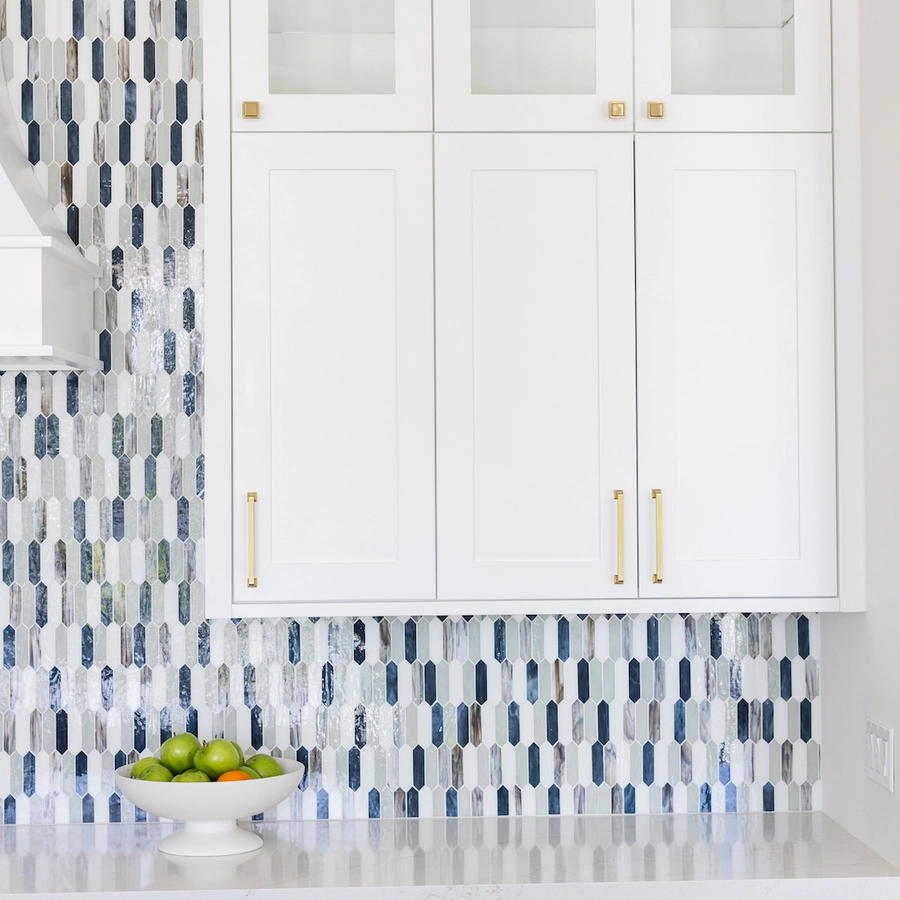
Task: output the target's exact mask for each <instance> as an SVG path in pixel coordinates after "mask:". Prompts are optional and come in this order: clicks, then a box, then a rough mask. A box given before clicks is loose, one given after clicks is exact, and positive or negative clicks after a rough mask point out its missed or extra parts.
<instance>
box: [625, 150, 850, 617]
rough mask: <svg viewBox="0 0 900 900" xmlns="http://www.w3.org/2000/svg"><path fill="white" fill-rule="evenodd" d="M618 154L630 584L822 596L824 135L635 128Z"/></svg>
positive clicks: (684, 591)
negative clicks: (633, 414)
mask: <svg viewBox="0 0 900 900" xmlns="http://www.w3.org/2000/svg"><path fill="white" fill-rule="evenodd" d="M635 168H636V184H637V206H636V216H637V227H636V235H637V260H638V263H637V297H638V300H637V310H638V312H637V323H638V328H637V331H638V334H637V337H638V416H639V419H638V436H639V437H638V440H639V456H640V464H639V478H638V481H639V490H640V504H639V509H638V517H639V522H640V559H641V565H640V594H641V597H650V598H657V597H658V598H666V597H671V598H681V597H686V598H691V597H707V598H709V597H713V598H717V597H723V598H765V597H784V598H790V597H830V596H834V595H835V594H836V592H837V582H836V575H837V572H836V568H837V562H836V553H837V547H836V486H835V479H836V473H835V374H834V371H835V367H834V301H833V274H832V273H833V264H832V203H831V183H832V182H831V138H830V136H829V135H824V134H822V135H819V134H807V135H674V134H668V135H638V137H637V146H636V167H635ZM757 607H758V601H757Z"/></svg>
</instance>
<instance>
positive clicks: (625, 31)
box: [434, 0, 633, 131]
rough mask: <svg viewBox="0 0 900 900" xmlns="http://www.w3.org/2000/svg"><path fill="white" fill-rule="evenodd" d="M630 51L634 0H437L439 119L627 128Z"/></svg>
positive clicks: (438, 122)
mask: <svg viewBox="0 0 900 900" xmlns="http://www.w3.org/2000/svg"><path fill="white" fill-rule="evenodd" d="M631 52H632V40H631V0H434V89H435V128H436V130H438V131H630V130H631V129H632V126H633V118H632V114H631V113H632V109H631V107H632V102H631V101H632V59H631ZM610 104H619V106H612V107H611V106H610Z"/></svg>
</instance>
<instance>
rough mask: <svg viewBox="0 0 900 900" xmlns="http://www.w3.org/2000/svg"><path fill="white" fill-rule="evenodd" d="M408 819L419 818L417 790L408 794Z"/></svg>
mask: <svg viewBox="0 0 900 900" xmlns="http://www.w3.org/2000/svg"><path fill="white" fill-rule="evenodd" d="M406 818H407V819H418V818H419V792H418V791H417V790H416V789H415V788H410V789H409V790H408V791H407V792H406Z"/></svg>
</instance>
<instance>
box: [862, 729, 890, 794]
mask: <svg viewBox="0 0 900 900" xmlns="http://www.w3.org/2000/svg"><path fill="white" fill-rule="evenodd" d="M866 774H867V775H868V776H869V778H871V779H872V781H874V782H875V783H876V784H880V785H881V786H882V787H886V788H887V789H888V790H889V791H890V792H891V793H892V794H893V793H894V729H893V728H885V727H884V726H883V725H877V724H876V723H875V722H872V721H871V720H869V721H867V722H866Z"/></svg>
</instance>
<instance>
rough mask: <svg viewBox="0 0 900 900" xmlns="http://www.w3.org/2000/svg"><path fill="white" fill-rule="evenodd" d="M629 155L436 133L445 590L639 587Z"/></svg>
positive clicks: (472, 593) (568, 592) (443, 593)
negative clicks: (620, 520) (618, 497)
mask: <svg viewBox="0 0 900 900" xmlns="http://www.w3.org/2000/svg"><path fill="white" fill-rule="evenodd" d="M632 165H633V160H632V144H631V139H630V138H629V137H626V136H599V135H596V136H587V135H585V136H573V135H566V136H549V135H548V136H544V135H528V136H525V135H517V136H501V135H491V136H488V135H483V136H480V135H439V136H438V137H437V138H436V229H437V247H438V259H437V273H436V274H437V352H438V357H437V365H438V368H437V377H438V383H437V387H438V394H437V396H438V419H437V434H438V537H439V545H438V546H439V549H438V555H439V562H438V580H439V596H440V597H441V598H442V599H475V600H477V599H541V598H548V599H549V598H552V599H557V598H591V597H598V598H599V597H628V596H634V595H635V585H634V571H635V569H634V562H635V560H634V554H635V542H634V536H633V529H634V522H635V518H634V509H635V506H634V482H635V465H634V374H633V373H634V343H633V329H634V285H633V242H632V205H633V183H632ZM614 490H623V491H624V492H625V499H626V521H627V524H628V526H629V527H630V529H631V532H626V535H625V541H626V543H625V549H624V556H625V583H624V584H618V585H615V584H614V583H613V578H614V574H615V573H616V564H617V556H616V554H617V529H616V504H615V502H614V498H613V491H614Z"/></svg>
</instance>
